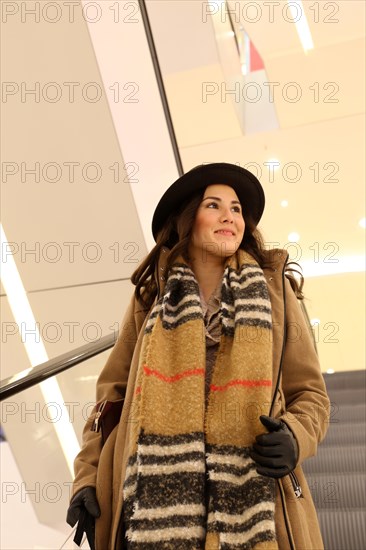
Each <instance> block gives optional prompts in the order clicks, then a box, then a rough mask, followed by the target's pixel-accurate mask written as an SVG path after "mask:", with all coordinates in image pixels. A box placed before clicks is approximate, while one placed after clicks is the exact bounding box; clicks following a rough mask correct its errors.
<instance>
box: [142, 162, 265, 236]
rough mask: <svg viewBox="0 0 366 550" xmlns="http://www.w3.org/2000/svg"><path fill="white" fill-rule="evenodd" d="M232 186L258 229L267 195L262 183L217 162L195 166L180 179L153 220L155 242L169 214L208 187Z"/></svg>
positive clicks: (236, 169)
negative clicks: (265, 195)
mask: <svg viewBox="0 0 366 550" xmlns="http://www.w3.org/2000/svg"><path fill="white" fill-rule="evenodd" d="M213 184H225V185H230V187H232V188H233V189H234V191H235V192H236V194H237V195H238V199H239V201H240V203H241V206H242V209H243V215H244V218H245V216H246V215H248V214H250V216H251V218H252V219H253V221H254V223H255V224H256V225H257V224H258V222H259V220H260V219H261V217H262V214H263V210H264V203H265V199H264V191H263V188H262V186H261V184H260V182H259V180H258V179H257V178H256V177H255V176H254V175H253V174H252V173H251V172H249V170H246V169H245V168H241V166H237V165H236V164H229V163H226V162H214V163H211V164H200V165H199V166H195V168H192V169H191V170H189V172H186V173H185V174H183V176H181V177H180V178H178V179H177V180H176V181H175V182H174V183H173V184H172V185H171V186H170V187H169V188H168V189H167V190H166V191H165V193H164V195H163V196H162V197H161V199H160V201H159V203H158V205H157V207H156V208H155V212H154V215H153V220H152V234H153V236H154V239H155V241H156V240H157V235H158V233H159V231H160V229H161V228H162V227H163V225H164V223H165V221H166V220H167V218H168V216H169V214H171V213H172V212H176V211H177V210H178V209H179V207H181V205H182V204H183V203H184V202H185V201H187V200H188V199H190V198H191V197H192V196H193V195H195V194H196V193H197V192H200V191H203V190H204V189H205V188H206V187H207V186H208V185H213Z"/></svg>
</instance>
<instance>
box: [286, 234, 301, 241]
mask: <svg viewBox="0 0 366 550" xmlns="http://www.w3.org/2000/svg"><path fill="white" fill-rule="evenodd" d="M287 238H288V240H289V242H291V243H297V242H298V241H299V240H300V235H299V234H298V233H296V232H295V231H293V232H292V233H289V234H288V235H287Z"/></svg>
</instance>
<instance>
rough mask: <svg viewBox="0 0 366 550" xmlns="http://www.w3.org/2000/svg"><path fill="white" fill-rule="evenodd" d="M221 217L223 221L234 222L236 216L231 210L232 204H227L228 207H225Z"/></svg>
mask: <svg viewBox="0 0 366 550" xmlns="http://www.w3.org/2000/svg"><path fill="white" fill-rule="evenodd" d="M220 219H221V221H222V222H223V221H228V222H230V223H232V222H233V221H234V216H233V213H232V211H231V207H230V206H227V207H224V208H223V211H222V213H221V216H220Z"/></svg>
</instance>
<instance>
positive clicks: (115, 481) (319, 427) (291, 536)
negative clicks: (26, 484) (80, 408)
mask: <svg viewBox="0 0 366 550" xmlns="http://www.w3.org/2000/svg"><path fill="white" fill-rule="evenodd" d="M168 252H169V250H168V249H167V248H162V250H161V253H160V256H159V261H158V264H157V267H156V272H155V277H156V282H157V285H158V296H157V297H156V299H155V301H154V303H153V305H152V306H151V308H150V310H147V309H144V308H143V307H142V306H141V304H139V302H138V301H137V300H136V299H135V297H134V295H132V298H131V301H130V304H129V306H128V308H127V311H126V313H125V315H124V318H123V321H122V328H121V330H120V333H119V337H118V339H117V341H116V344H115V346H114V348H113V350H112V352H111V354H110V356H109V358H108V360H107V363H106V365H105V367H104V369H103V371H102V372H101V374H100V376H99V379H98V382H97V391H96V393H97V396H96V402H97V403H100V402H102V401H105V400H108V401H117V400H120V399H121V398H123V397H124V398H125V401H124V406H123V410H122V415H121V419H120V422H119V424H118V425H117V426H116V427H115V428H114V430H113V431H112V432H111V434H110V435H109V437H108V439H107V441H106V443H105V445H104V446H103V448H102V445H101V432H100V431H99V432H94V431H91V426H92V424H93V421H94V419H95V411H96V409H94V410H93V412H92V414H91V416H90V418H89V419H88V421H87V423H86V426H85V428H84V432H83V446H82V449H81V451H80V453H79V454H78V456H77V457H76V459H75V481H74V486H73V494H75V493H76V492H78V491H79V490H80V489H82V488H83V487H86V486H91V487H95V488H96V494H97V499H98V502H99V505H100V508H101V516H100V518H98V519H97V520H96V550H121V549H122V536H121V524H120V518H121V510H122V504H123V502H122V486H123V481H124V478H125V471H126V462H127V459H128V452H127V449H128V442H127V439H126V438H127V434H128V430H127V426H128V423H129V422H135V421H136V420H137V419H136V418H135V414H134V410H133V405H132V402H133V400H132V397H133V390H134V383H135V379H136V374H137V366H138V360H139V354H140V348H141V342H142V338H143V332H144V327H145V324H146V321H147V318H148V313H149V311H151V309H152V308H153V307H154V305H155V303H156V300H157V299H158V298H159V297H160V296H161V293H162V291H163V289H164V285H165V278H164V277H163V276H162V275H161V274H162V273H163V272H164V268H165V266H166V257H167V255H168ZM271 254H273V255H274V258H275V261H274V262H272V263H271V267H268V268H264V269H263V271H264V275H265V277H266V281H267V284H268V289H269V294H270V299H271V305H272V322H273V390H272V398H273V399H272V404H273V408H272V410H271V416H275V417H279V418H281V419H282V420H283V421H284V422H285V423H286V424H287V425H288V427H289V428H290V429H291V430H292V432H293V434H294V436H295V438H296V440H297V444H298V448H299V459H298V464H297V466H296V468H295V470H294V474H295V476H296V477H295V478H293V476H291V475H288V476H285V477H284V478H282V479H281V480H277V482H276V485H277V489H276V505H275V522H276V531H277V538H278V545H279V548H280V550H293V549H295V550H322V549H323V542H322V538H321V534H320V530H319V524H318V519H317V515H316V512H315V508H314V504H313V500H312V497H311V493H310V490H309V487H308V484H307V482H306V479H305V477H304V474H303V472H302V468H301V464H302V462H303V461H304V460H305V459H306V458H308V457H311V456H313V455H315V454H316V452H317V446H318V444H319V443H320V442H321V441H322V439H323V438H324V436H325V434H326V431H327V428H328V419H329V406H330V403H329V399H328V396H327V392H326V389H325V384H324V380H323V376H322V374H321V371H320V365H319V361H318V356H317V354H316V351H315V348H314V344H313V341H312V337H311V334H310V329H309V328H308V325H307V324H306V321H305V319H304V316H303V312H302V310H301V308H300V306H299V304H298V300H297V298H296V296H295V294H294V292H293V290H292V288H291V285H290V283H289V281H288V279H287V278H286V277H285V275H284V271H285V264H286V262H287V260H288V254H287V252H286V251H284V250H280V249H278V250H275V251H271ZM271 257H272V258H273V256H271ZM285 327H286V328H285ZM280 366H281V368H280ZM280 370H281V371H282V374H281V375H280ZM252 405H253V404H252ZM269 405H270V404H268V408H267V409H266V410H263V409H261V407H260V406H259V407H258V415H259V414H269V411H270V409H269ZM250 414H253V407H251V410H250ZM264 431H265V430H263V432H264ZM294 481H296V483H295V482H294ZM297 485H300V488H301V495H300V496H299V491H300V490H299V488H298V487H296V486H297ZM192 550H194V549H192Z"/></svg>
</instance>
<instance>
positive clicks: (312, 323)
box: [310, 318, 320, 327]
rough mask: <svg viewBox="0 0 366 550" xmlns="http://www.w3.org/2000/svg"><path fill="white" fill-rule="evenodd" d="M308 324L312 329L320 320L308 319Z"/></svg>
mask: <svg viewBox="0 0 366 550" xmlns="http://www.w3.org/2000/svg"><path fill="white" fill-rule="evenodd" d="M310 324H311V326H312V327H313V326H314V325H320V319H316V318H314V319H310Z"/></svg>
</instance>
